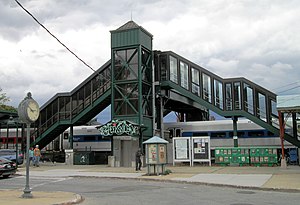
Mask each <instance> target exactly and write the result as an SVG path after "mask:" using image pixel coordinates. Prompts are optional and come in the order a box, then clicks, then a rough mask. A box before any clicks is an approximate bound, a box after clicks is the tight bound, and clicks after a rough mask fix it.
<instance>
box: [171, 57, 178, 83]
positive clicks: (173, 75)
mask: <svg viewBox="0 0 300 205" xmlns="http://www.w3.org/2000/svg"><path fill="white" fill-rule="evenodd" d="M170 81H173V82H174V83H178V71H177V59H176V58H174V57H173V56H170Z"/></svg>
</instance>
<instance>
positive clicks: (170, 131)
mask: <svg viewBox="0 0 300 205" xmlns="http://www.w3.org/2000/svg"><path fill="white" fill-rule="evenodd" d="M173 137H174V130H173V129H170V130H169V138H170V139H172V138H173Z"/></svg>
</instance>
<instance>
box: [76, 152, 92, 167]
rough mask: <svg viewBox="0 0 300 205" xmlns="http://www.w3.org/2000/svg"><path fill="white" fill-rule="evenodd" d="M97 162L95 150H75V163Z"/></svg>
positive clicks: (88, 163) (87, 163)
mask: <svg viewBox="0 0 300 205" xmlns="http://www.w3.org/2000/svg"><path fill="white" fill-rule="evenodd" d="M91 164H95V153H94V152H91V151H89V152H75V153H74V165H91Z"/></svg>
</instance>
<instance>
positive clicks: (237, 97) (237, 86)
mask: <svg viewBox="0 0 300 205" xmlns="http://www.w3.org/2000/svg"><path fill="white" fill-rule="evenodd" d="M233 93H234V108H235V109H236V110H240V109H241V107H242V106H241V83H240V82H235V83H234V92H233Z"/></svg>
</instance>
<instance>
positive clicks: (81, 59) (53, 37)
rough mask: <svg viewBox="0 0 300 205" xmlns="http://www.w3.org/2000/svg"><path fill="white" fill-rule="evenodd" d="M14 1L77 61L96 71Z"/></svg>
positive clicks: (16, 0)
mask: <svg viewBox="0 0 300 205" xmlns="http://www.w3.org/2000/svg"><path fill="white" fill-rule="evenodd" d="M15 2H16V3H17V4H18V5H19V6H20V7H21V8H22V9H23V10H24V11H25V12H26V13H27V14H28V15H29V16H31V17H32V18H33V19H34V21H35V22H37V23H38V24H39V25H40V26H41V27H42V28H43V29H45V30H46V31H47V32H48V33H49V34H50V35H51V36H52V37H53V38H55V39H56V40H57V41H58V42H59V43H60V44H61V45H62V46H63V47H64V48H65V49H67V50H68V51H69V52H70V53H71V54H73V55H74V56H75V57H76V58H77V59H78V60H79V61H81V62H82V63H83V64H84V65H85V66H87V67H88V68H89V69H91V70H92V71H94V72H96V70H94V69H93V68H92V67H91V66H90V65H88V64H87V63H86V62H85V61H84V60H82V59H81V58H80V57H79V56H77V55H76V54H75V53H74V52H73V51H71V50H70V49H69V48H68V47H67V46H66V45H65V44H64V43H62V42H61V41H60V40H59V39H58V38H57V37H56V36H55V35H54V34H52V33H51V32H50V31H49V30H48V29H47V28H46V27H45V26H44V25H43V24H42V23H40V22H39V21H38V20H37V19H36V18H35V17H34V16H33V14H31V13H30V12H29V11H28V10H27V9H26V8H24V7H23V6H22V4H21V3H20V2H19V1H18V0H15Z"/></svg>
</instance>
